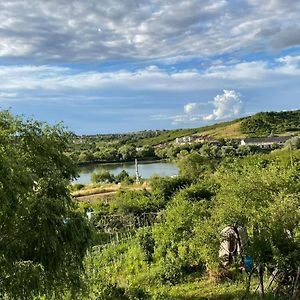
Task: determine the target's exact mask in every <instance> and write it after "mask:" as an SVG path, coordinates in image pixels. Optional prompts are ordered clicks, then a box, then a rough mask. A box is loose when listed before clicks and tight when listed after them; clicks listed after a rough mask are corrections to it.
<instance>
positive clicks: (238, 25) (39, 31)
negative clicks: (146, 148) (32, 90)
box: [0, 0, 300, 62]
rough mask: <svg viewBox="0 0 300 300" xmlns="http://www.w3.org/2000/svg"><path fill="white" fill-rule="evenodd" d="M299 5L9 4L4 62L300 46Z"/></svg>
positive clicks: (34, 0)
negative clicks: (10, 60) (6, 59)
mask: <svg viewBox="0 0 300 300" xmlns="http://www.w3.org/2000/svg"><path fill="white" fill-rule="evenodd" d="M299 17H300V2H299V1H295V0H286V1H280V0H269V1H256V0H247V1H235V0H234V1H229V0H201V1H199V0H183V1H164V0H102V1H93V0H86V1H77V0H51V1H42V0H31V1H23V0H2V1H1V2H0V24H1V25H0V40H1V45H0V57H7V58H11V59H13V58H20V59H26V60H31V61H34V62H47V61H95V60H99V61H103V60H106V59H132V58H135V59H140V60H145V59H146V60H148V59H166V60H169V61H170V60H172V59H175V60H176V58H184V57H193V56H199V55H200V56H210V55H214V54H220V53H230V52H233V51H239V50H243V51H245V50H246V51H247V50H251V51H269V50H278V49H286V48H289V47H293V46H297V45H300V25H299V22H298V20H299Z"/></svg>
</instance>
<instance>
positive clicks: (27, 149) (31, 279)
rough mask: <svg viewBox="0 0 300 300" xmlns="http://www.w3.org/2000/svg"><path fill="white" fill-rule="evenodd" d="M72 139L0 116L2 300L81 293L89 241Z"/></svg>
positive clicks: (47, 128) (53, 129)
mask: <svg viewBox="0 0 300 300" xmlns="http://www.w3.org/2000/svg"><path fill="white" fill-rule="evenodd" d="M68 141H69V134H68V133H67V132H65V131H64V130H63V129H62V128H61V127H59V126H56V127H50V126H48V125H45V124H43V123H39V122H36V121H32V120H22V119H21V118H14V117H12V116H11V114H10V113H9V112H1V113H0V199H1V204H0V228H1V237H0V260H1V264H0V265H1V266H0V298H1V299H31V298H32V297H33V296H34V295H45V296H46V297H47V299H52V298H51V297H54V298H55V299H59V298H61V297H62V294H66V293H69V294H74V293H77V291H78V289H80V286H81V285H82V284H83V282H82V280H81V276H82V271H83V264H82V261H83V259H84V256H85V254H86V250H87V247H88V245H89V239H90V237H91V230H90V226H89V225H88V224H87V222H86V219H85V218H83V217H82V215H81V214H80V213H78V212H76V211H75V209H74V208H75V206H74V203H73V201H72V199H71V196H70V193H69V189H68V186H69V182H70V180H72V179H73V178H74V177H75V176H76V168H75V165H74V163H73V161H72V160H71V158H70V157H68V156H67V155H66V154H65V151H66V149H67V147H68V143H69V142H68Z"/></svg>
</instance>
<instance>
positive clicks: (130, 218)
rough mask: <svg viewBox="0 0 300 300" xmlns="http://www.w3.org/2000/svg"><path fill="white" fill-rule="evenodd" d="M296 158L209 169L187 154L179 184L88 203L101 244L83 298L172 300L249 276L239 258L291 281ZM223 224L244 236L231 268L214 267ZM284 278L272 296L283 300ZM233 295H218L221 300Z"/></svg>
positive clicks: (162, 181) (299, 254)
mask: <svg viewBox="0 0 300 300" xmlns="http://www.w3.org/2000/svg"><path fill="white" fill-rule="evenodd" d="M290 155H292V156H293V159H292V164H291V159H290V158H291V157H290ZM299 158H300V153H299V150H294V152H293V153H292V154H291V153H290V152H289V151H288V150H286V149H284V150H276V151H274V152H272V153H271V154H268V155H266V154H264V155H254V156H253V155H251V156H247V157H245V158H242V159H241V158H230V157H227V158H226V159H224V160H222V161H221V162H220V161H219V162H215V163H214V162H213V161H212V160H213V158H212V159H209V158H207V157H202V158H201V157H200V156H199V157H197V158H196V159H195V157H194V155H193V154H187V155H186V156H185V157H184V158H181V159H180V162H179V165H180V166H181V175H180V176H179V177H176V178H157V177H155V178H152V179H151V182H150V184H151V192H149V191H146V190H145V191H130V192H121V193H119V194H118V195H117V196H116V198H115V199H114V200H112V201H111V202H110V203H108V204H96V205H94V206H93V210H94V212H95V213H94V217H93V219H92V222H93V224H94V226H95V227H96V228H97V230H98V231H97V232H98V233H97V239H95V244H97V245H100V246H97V247H95V248H94V249H95V250H94V253H92V254H90V255H89V256H88V257H87V262H86V264H87V266H88V270H89V275H88V278H89V280H90V281H89V282H90V283H91V285H92V289H91V290H90V294H89V295H88V298H87V299H177V298H176V294H175V295H174V294H173V295H172V296H171V295H170V294H169V293H168V289H166V287H167V286H169V287H170V286H179V284H182V283H183V282H186V281H187V280H188V278H190V277H189V276H192V277H195V276H196V277H198V278H206V277H207V276H208V274H209V276H210V277H211V278H212V279H213V280H215V281H220V280H221V281H222V280H225V281H226V280H230V281H229V282H232V281H234V282H237V283H239V284H240V285H241V284H242V282H243V280H245V279H244V278H247V276H246V273H245V272H244V271H242V269H241V266H242V265H243V260H242V257H245V256H251V257H252V258H253V260H254V266H255V268H256V269H257V270H260V272H261V273H265V274H266V276H269V275H270V274H271V272H272V271H273V270H274V268H275V267H277V268H279V269H280V270H281V271H282V272H283V274H285V276H288V277H289V278H294V279H295V278H296V274H297V268H298V267H299V259H300V239H299V237H300V231H299V228H300V226H299V225H300V223H299V222H300V221H299V220H300V180H299V179H300V178H299V171H300V161H299ZM182 160H183V161H182ZM87 207H90V206H89V205H88V206H86V209H87ZM83 208H84V207H82V209H83ZM229 225H231V226H234V227H236V228H246V230H247V236H248V238H247V243H246V244H245V245H244V247H243V249H242V251H241V253H240V255H237V256H235V257H234V258H233V259H234V260H233V262H232V264H231V265H230V266H229V267H221V265H220V259H219V255H218V254H219V249H220V243H221V241H222V236H221V231H222V229H223V228H225V227H226V226H229ZM96 270H97V271H96ZM228 278H230V279H228ZM253 280H254V282H255V281H257V280H258V279H257V277H256V276H254V279H253ZM282 280H283V281H282V282H280V280H279V279H278V281H277V283H276V284H277V285H276V284H274V286H276V289H275V290H274V291H273V292H272V293H275V294H277V295H278V299H290V297H291V293H293V292H291V289H292V290H293V288H295V286H293V283H292V281H288V280H286V279H282ZM284 280H286V281H284ZM252 284H253V283H252ZM254 288H255V284H254ZM212 289H213V287H212ZM245 291H246V285H245V288H244V292H245ZM297 291H298V290H297V288H296V289H295V291H294V295H298V294H297ZM268 293H271V292H270V291H268ZM242 294H243V292H241V291H239V293H238V295H239V296H238V297H240V296H242ZM235 296H236V295H234V293H232V294H229V295H228V294H227V296H226V293H224V294H223V296H222V295H220V296H219V297H220V298H218V299H234V298H235ZM168 297H169V298H168ZM295 297H296V296H295ZM178 299H181V298H178ZM193 299H198V298H193ZM199 299H201V298H199Z"/></svg>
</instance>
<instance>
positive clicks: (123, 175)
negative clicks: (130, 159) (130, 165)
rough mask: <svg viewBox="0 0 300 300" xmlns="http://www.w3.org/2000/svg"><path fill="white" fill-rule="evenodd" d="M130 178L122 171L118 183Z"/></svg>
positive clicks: (117, 178)
mask: <svg viewBox="0 0 300 300" xmlns="http://www.w3.org/2000/svg"><path fill="white" fill-rule="evenodd" d="M128 178H129V174H128V173H127V172H126V171H125V170H122V171H121V172H120V173H119V174H118V175H117V176H116V177H115V179H116V181H117V182H122V181H125V180H127V179H128Z"/></svg>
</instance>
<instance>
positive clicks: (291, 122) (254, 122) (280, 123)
mask: <svg viewBox="0 0 300 300" xmlns="http://www.w3.org/2000/svg"><path fill="white" fill-rule="evenodd" d="M240 129H241V132H242V133H244V134H247V135H251V136H265V135H269V134H271V133H274V134H286V133H289V134H291V133H295V132H299V131H300V110H294V111H282V112H261V113H258V114H256V115H253V116H250V117H247V118H244V119H243V120H242V122H241V126H240Z"/></svg>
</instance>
